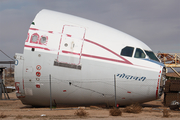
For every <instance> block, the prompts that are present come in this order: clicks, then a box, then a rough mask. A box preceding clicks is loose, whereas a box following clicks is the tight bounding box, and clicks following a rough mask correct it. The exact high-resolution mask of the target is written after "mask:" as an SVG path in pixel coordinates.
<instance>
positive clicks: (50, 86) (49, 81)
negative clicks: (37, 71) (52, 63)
mask: <svg viewBox="0 0 180 120" xmlns="http://www.w3.org/2000/svg"><path fill="white" fill-rule="evenodd" d="M49 85H50V109H51V110H52V94H51V74H49Z"/></svg>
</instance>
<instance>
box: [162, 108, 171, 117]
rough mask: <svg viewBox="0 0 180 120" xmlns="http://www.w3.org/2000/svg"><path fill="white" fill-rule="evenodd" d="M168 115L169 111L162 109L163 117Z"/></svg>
mask: <svg viewBox="0 0 180 120" xmlns="http://www.w3.org/2000/svg"><path fill="white" fill-rule="evenodd" d="M169 116H170V114H169V111H168V110H167V109H164V110H163V117H169Z"/></svg>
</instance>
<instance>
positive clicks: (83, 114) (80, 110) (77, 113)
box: [74, 108, 88, 117]
mask: <svg viewBox="0 0 180 120" xmlns="http://www.w3.org/2000/svg"><path fill="white" fill-rule="evenodd" d="M74 114H75V115H77V116H80V117H82V116H88V112H86V111H85V110H84V109H82V108H80V109H78V110H77V111H76V112H75V113H74Z"/></svg>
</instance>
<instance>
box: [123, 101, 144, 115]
mask: <svg viewBox="0 0 180 120" xmlns="http://www.w3.org/2000/svg"><path fill="white" fill-rule="evenodd" d="M141 111H142V107H141V106H140V105H139V104H138V103H135V104H132V105H130V106H127V107H126V108H125V109H124V112H127V113H140V112H141Z"/></svg>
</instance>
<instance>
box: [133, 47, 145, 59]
mask: <svg viewBox="0 0 180 120" xmlns="http://www.w3.org/2000/svg"><path fill="white" fill-rule="evenodd" d="M145 56H146V55H145V54H144V52H143V51H142V50H141V49H139V48H136V52H135V55H134V57H135V58H145Z"/></svg>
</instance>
